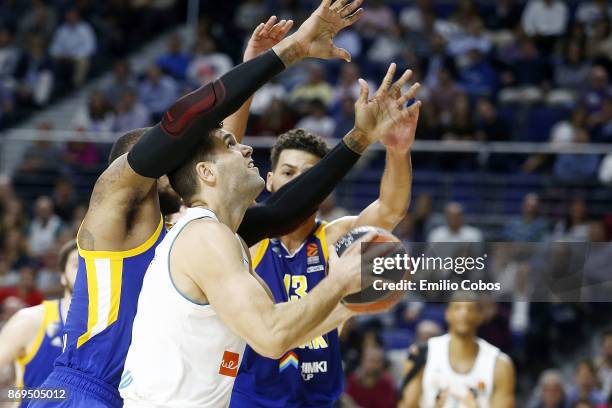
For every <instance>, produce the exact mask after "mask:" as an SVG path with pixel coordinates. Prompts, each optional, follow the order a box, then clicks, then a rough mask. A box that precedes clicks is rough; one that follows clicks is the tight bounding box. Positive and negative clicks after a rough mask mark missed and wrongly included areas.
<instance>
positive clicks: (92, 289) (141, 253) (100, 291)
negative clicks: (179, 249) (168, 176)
mask: <svg viewBox="0 0 612 408" xmlns="http://www.w3.org/2000/svg"><path fill="white" fill-rule="evenodd" d="M165 234H166V229H165V227H164V223H163V218H161V219H160V222H159V225H158V227H157V229H156V231H155V232H154V233H153V235H151V237H149V239H147V240H146V242H144V243H143V244H142V245H140V246H139V247H137V248H134V249H131V250H128V251H87V250H84V249H82V248H80V247H79V267H78V271H77V277H76V281H75V284H74V291H73V294H72V303H71V305H70V310H69V311H68V317H67V319H66V328H65V333H66V334H65V336H66V339H65V342H66V348H65V350H64V352H63V353H62V354H61V356H60V357H59V358H58V359H57V360H56V362H55V366H56V367H69V368H71V369H73V370H77V371H79V372H81V373H83V374H84V375H86V376H89V377H93V378H95V379H98V380H102V381H104V382H106V383H107V384H109V385H110V386H112V387H113V388H115V389H116V388H117V387H118V386H119V382H120V380H121V373H122V372H123V366H124V364H125V357H126V355H127V351H128V347H129V346H130V342H131V339H132V324H133V323H134V318H135V316H136V307H137V304H138V295H139V294H140V290H141V288H142V282H143V279H144V274H145V272H146V270H147V268H148V266H149V263H151V260H152V259H153V256H154V255H155V248H156V247H157V245H158V244H159V243H160V242H161V241H162V239H163V238H164V236H165ZM77 241H78V240H77Z"/></svg>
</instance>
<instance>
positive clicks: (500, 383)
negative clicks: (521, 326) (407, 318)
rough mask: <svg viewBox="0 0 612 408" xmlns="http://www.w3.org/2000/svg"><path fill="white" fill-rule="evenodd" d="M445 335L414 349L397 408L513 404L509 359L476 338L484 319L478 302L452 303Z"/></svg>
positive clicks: (504, 406) (511, 406)
mask: <svg viewBox="0 0 612 408" xmlns="http://www.w3.org/2000/svg"><path fill="white" fill-rule="evenodd" d="M446 322H447V323H448V333H447V334H445V335H442V336H438V337H432V338H431V339H429V340H428V341H427V343H426V345H422V346H421V347H413V348H412V349H411V350H410V357H409V360H408V362H407V367H406V371H407V376H406V380H405V386H404V389H403V398H402V401H401V403H400V405H399V406H400V407H401V408H417V407H418V408H489V407H491V408H514V407H515V400H514V384H515V372H514V366H513V364H512V361H511V360H510V358H509V357H508V356H507V355H506V354H504V353H502V352H501V351H500V350H499V349H498V348H497V347H495V346H493V345H491V344H489V343H487V342H486V341H484V340H482V339H480V338H478V337H477V336H476V331H477V329H478V326H479V325H480V323H481V322H482V314H481V309H480V305H479V304H478V303H476V302H465V301H453V302H451V303H449V305H448V308H447V309H446Z"/></svg>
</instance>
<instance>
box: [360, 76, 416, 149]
mask: <svg viewBox="0 0 612 408" xmlns="http://www.w3.org/2000/svg"><path fill="white" fill-rule="evenodd" d="M395 69H396V66H395V64H391V66H390V67H389V70H388V71H387V74H386V75H385V78H384V79H383V81H382V83H381V85H380V87H379V88H378V90H377V91H376V93H375V94H374V97H373V98H372V99H369V90H368V85H367V83H366V82H365V81H364V80H363V79H360V80H359V84H360V86H361V92H360V94H359V99H358V100H357V102H356V103H355V128H357V129H359V130H360V131H362V132H363V133H365V134H366V135H368V137H369V138H371V139H373V140H380V141H382V143H383V144H384V145H385V146H387V147H391V148H394V149H397V150H398V151H401V152H407V151H408V150H409V149H410V147H411V146H412V143H413V142H414V135H415V132H416V127H417V122H418V119H419V111H420V108H421V102H420V101H416V102H415V103H413V104H412V105H410V107H408V108H406V107H405V106H404V105H405V104H406V102H407V101H409V100H411V99H414V97H415V95H416V92H417V90H418V88H419V86H420V85H419V84H418V83H416V84H414V85H412V86H411V87H410V89H409V90H408V91H407V92H406V93H404V94H402V87H403V86H404V85H405V84H406V83H407V82H408V80H409V79H410V77H411V76H412V71H410V70H408V71H406V72H404V74H403V75H402V76H401V77H400V79H398V80H397V81H396V82H395V83H393V84H392V81H393V76H394V75H395Z"/></svg>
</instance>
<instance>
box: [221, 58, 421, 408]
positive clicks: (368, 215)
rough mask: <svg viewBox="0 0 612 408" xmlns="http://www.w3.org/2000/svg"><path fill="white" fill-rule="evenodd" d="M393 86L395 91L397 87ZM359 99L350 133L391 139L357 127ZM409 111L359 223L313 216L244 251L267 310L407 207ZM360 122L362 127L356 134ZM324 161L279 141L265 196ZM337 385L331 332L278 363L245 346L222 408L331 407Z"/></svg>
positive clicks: (316, 144) (317, 145)
mask: <svg viewBox="0 0 612 408" xmlns="http://www.w3.org/2000/svg"><path fill="white" fill-rule="evenodd" d="M393 69H394V68H393ZM392 72H393V71H392V70H390V71H389V74H390V75H392ZM395 86H396V87H398V88H397V89H399V88H401V84H400V85H399V86H398V84H396V85H395ZM417 88H418V84H417V85H415V86H414V87H413V88H412V89H411V92H410V97H411V98H412V97H413V96H414V92H415V91H416V89H417ZM379 92H380V91H379ZM364 94H365V89H364V90H362V98H361V101H359V102H358V103H357V104H356V126H363V127H364V128H365V129H364V131H367V132H369V133H382V132H386V131H389V133H392V132H393V130H391V129H389V128H385V127H384V126H381V123H380V122H381V121H379V120H374V121H365V120H364V119H365V118H364V116H365V113H366V111H364V109H363V103H362V102H363V100H364V99H363V98H364ZM409 109H411V110H412V113H411V114H410V115H409V116H407V117H405V119H404V120H403V121H402V122H401V124H399V126H403V127H404V129H403V133H401V134H399V135H398V136H399V138H398V139H397V140H395V145H394V146H393V147H388V148H387V152H386V157H387V159H386V161H387V163H386V167H385V171H384V174H383V177H382V180H381V186H380V196H379V198H378V200H376V201H374V202H373V203H372V204H371V205H370V206H368V207H367V208H366V209H365V210H363V211H362V212H361V214H359V216H356V217H344V218H341V219H339V220H336V221H334V222H331V223H329V224H328V223H325V222H323V221H319V220H317V219H316V214H313V215H312V216H311V217H309V219H308V220H306V221H305V222H304V223H302V224H301V225H300V226H299V227H298V228H297V229H296V230H295V231H293V232H291V233H290V234H286V235H283V236H281V237H277V238H273V239H265V240H263V241H261V242H259V243H258V244H256V245H254V246H253V247H251V248H250V250H251V256H252V258H253V268H254V270H255V272H256V273H257V274H258V275H259V277H261V278H262V279H263V280H264V281H265V282H266V284H267V285H268V287H269V288H270V290H271V292H272V293H273V295H274V301H275V302H277V303H281V302H287V301H293V300H297V299H300V298H302V297H304V296H305V295H306V294H307V293H308V292H309V291H310V290H312V289H313V288H314V287H315V286H317V285H318V284H319V283H320V282H321V281H322V280H323V279H324V278H325V275H326V264H327V261H328V252H327V251H328V250H327V248H328V245H329V244H330V243H332V244H333V243H334V242H336V241H337V240H338V239H339V238H340V237H341V236H342V235H344V234H346V233H347V232H349V231H350V230H351V229H353V228H355V227H357V226H361V225H373V226H378V227H381V228H385V229H388V230H393V229H394V228H395V226H396V225H397V224H398V223H399V222H400V221H401V219H402V218H403V217H404V215H405V213H406V210H407V209H408V206H409V203H410V191H411V185H412V168H411V162H410V154H409V149H410V146H411V144H412V142H413V140H414V135H415V130H416V125H417V121H418V114H419V104H418V103H417V104H415V105H414V106H413V107H411V108H409ZM368 122H369V126H367V127H366V126H364V123H368ZM326 153H327V146H326V144H325V142H324V141H323V139H322V138H321V137H319V136H316V135H312V134H310V133H308V132H306V131H304V130H302V129H297V130H292V131H289V132H287V133H285V134H283V135H281V136H280V137H279V139H278V140H277V141H276V143H275V144H274V147H273V148H272V152H271V162H272V170H271V172H269V173H268V175H267V183H266V187H267V189H268V190H269V191H271V192H274V191H277V190H278V189H279V188H281V187H282V186H283V185H285V184H286V183H288V182H289V181H291V180H292V179H294V178H295V177H298V176H299V175H300V174H301V173H303V172H304V171H307V170H308V169H309V168H311V167H312V166H314V165H316V163H318V162H319V160H321V158H322V157H324V156H325V154H326ZM333 314H336V315H337V316H338V317H339V319H338V323H340V322H341V321H342V319H343V318H348V317H349V316H350V315H351V313H350V312H349V311H348V309H345V308H344V307H343V306H338V308H337V310H336V311H334V313H333ZM343 377H344V375H343V371H342V361H341V356H340V348H339V343H338V331H337V330H336V329H335V328H334V330H332V331H330V332H329V333H321V334H320V335H319V336H317V337H314V338H313V339H311V340H310V341H308V342H307V343H306V344H304V345H301V346H300V347H298V348H294V349H292V350H289V351H287V352H286V353H285V354H284V355H283V356H282V357H281V358H280V359H270V358H266V357H263V356H261V355H259V354H257V353H256V352H255V351H254V350H253V349H252V348H250V347H248V346H247V349H246V351H245V355H244V358H243V360H242V363H241V366H240V370H239V372H238V377H237V378H236V382H235V383H234V389H233V392H232V400H231V404H230V406H231V407H236V408H239V407H246V406H248V407H262V408H264V407H265V408H272V407H279V408H281V407H283V408H288V407H296V408H297V407H312V408H314V407H317V408H319V407H321V408H323V407H331V406H333V405H334V403H335V402H336V400H337V399H338V398H339V396H340V394H341V393H342V391H343V388H344V386H343Z"/></svg>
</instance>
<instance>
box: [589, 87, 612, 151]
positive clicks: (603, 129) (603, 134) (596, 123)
mask: <svg viewBox="0 0 612 408" xmlns="http://www.w3.org/2000/svg"><path fill="white" fill-rule="evenodd" d="M587 122H588V125H589V127H590V128H591V129H592V134H593V139H594V141H595V142H597V143H610V142H612V94H610V95H607V96H606V97H605V98H604V100H603V102H602V104H601V107H600V108H599V109H598V110H596V111H595V112H593V113H591V114H590V115H589V117H588V120H587Z"/></svg>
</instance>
